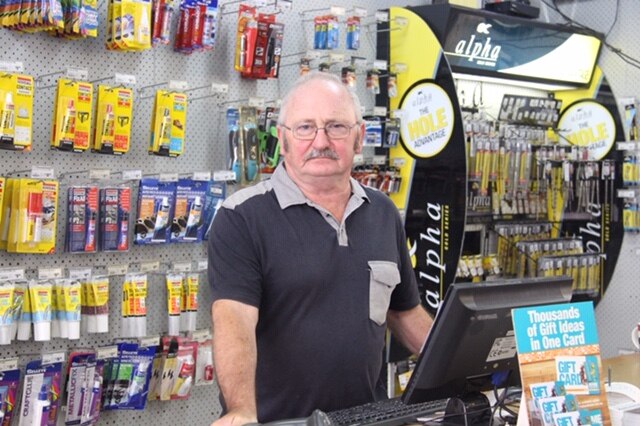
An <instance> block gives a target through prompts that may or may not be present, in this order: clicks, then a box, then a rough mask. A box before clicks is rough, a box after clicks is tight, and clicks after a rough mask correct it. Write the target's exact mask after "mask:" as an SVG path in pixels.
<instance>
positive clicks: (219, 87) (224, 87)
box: [211, 83, 229, 93]
mask: <svg viewBox="0 0 640 426" xmlns="http://www.w3.org/2000/svg"><path fill="white" fill-rule="evenodd" d="M228 92H229V85H228V84H224V83H211V93H228Z"/></svg>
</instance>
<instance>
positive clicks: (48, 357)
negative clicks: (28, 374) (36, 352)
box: [42, 352, 66, 365]
mask: <svg viewBox="0 0 640 426" xmlns="http://www.w3.org/2000/svg"><path fill="white" fill-rule="evenodd" d="M65 356H66V355H65V353H64V352H51V353H48V354H42V365H46V364H53V363H56V362H64V360H65Z"/></svg>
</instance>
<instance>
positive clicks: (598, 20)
mask: <svg viewBox="0 0 640 426" xmlns="http://www.w3.org/2000/svg"><path fill="white" fill-rule="evenodd" d="M545 3H547V4H545ZM551 3H555V4H557V6H558V7H559V8H560V10H561V11H562V12H563V13H564V14H565V15H566V16H568V17H569V18H571V19H573V20H575V21H577V22H579V23H581V24H583V25H586V26H588V27H590V28H592V29H594V30H596V31H598V32H601V33H603V34H606V41H607V43H609V44H610V45H612V46H614V47H616V48H619V49H621V50H622V52H623V53H624V54H626V55H629V56H630V57H631V58H633V59H635V60H637V61H640V45H638V43H637V23H638V19H640V8H639V7H638V2H637V1H636V0H616V1H612V0H563V1H555V2H552V1H550V0H545V1H542V0H537V1H536V0H534V1H532V4H534V5H535V6H537V7H540V19H541V20H543V21H548V22H558V23H561V22H565V21H564V19H563V18H562V17H561V16H560V15H559V14H558V13H557V12H556V11H554V10H553V9H552V8H551V7H549V5H548V4H551ZM616 12H617V13H616ZM599 65H600V68H602V71H603V72H604V75H605V76H606V78H607V80H608V82H609V85H610V86H611V89H612V91H613V94H614V95H615V97H616V98H617V99H620V98H623V97H631V96H635V97H636V99H640V89H638V81H639V80H640V69H638V67H637V66H633V65H632V64H630V63H629V62H627V61H625V60H623V59H622V58H621V57H620V56H618V55H616V54H615V53H614V52H613V51H612V50H611V49H609V48H606V47H603V48H602V52H601V54H600V60H599ZM638 256H640V236H639V235H638V234H632V233H627V234H625V236H624V240H623V242H622V247H621V249H620V257H619V258H618V262H617V264H616V268H615V271H614V274H613V277H612V279H611V282H610V284H609V287H608V289H607V292H606V293H605V295H604V298H603V299H602V300H601V301H600V303H599V304H598V306H597V308H596V319H597V323H598V335H599V337H600V346H601V350H602V354H603V356H604V357H612V356H615V355H618V354H619V353H620V352H626V351H631V350H635V348H634V347H633V346H632V343H631V329H632V328H633V327H634V326H635V325H636V324H637V323H638V322H640V281H638V277H640V262H638Z"/></svg>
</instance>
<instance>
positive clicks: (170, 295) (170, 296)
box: [167, 274, 184, 316]
mask: <svg viewBox="0 0 640 426" xmlns="http://www.w3.org/2000/svg"><path fill="white" fill-rule="evenodd" d="M183 281H184V277H183V276H182V275H181V274H168V275H167V310H168V311H169V316H179V315H180V311H181V304H182V298H183V295H182V283H183Z"/></svg>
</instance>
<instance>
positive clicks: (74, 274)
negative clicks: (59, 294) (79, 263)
mask: <svg viewBox="0 0 640 426" xmlns="http://www.w3.org/2000/svg"><path fill="white" fill-rule="evenodd" d="M67 271H68V273H69V278H71V279H72V280H86V279H87V278H89V277H90V276H91V268H73V269H68V270H67Z"/></svg>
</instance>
